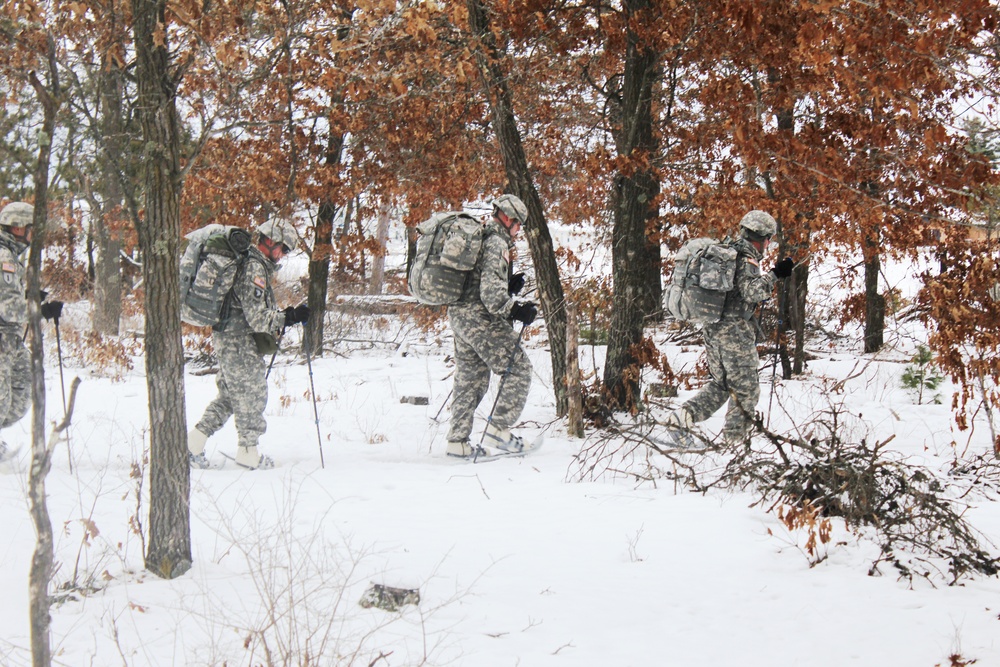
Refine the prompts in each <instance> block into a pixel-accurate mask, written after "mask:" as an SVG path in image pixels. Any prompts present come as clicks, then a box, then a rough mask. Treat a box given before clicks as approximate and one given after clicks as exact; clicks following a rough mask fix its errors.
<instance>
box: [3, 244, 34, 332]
mask: <svg viewBox="0 0 1000 667" xmlns="http://www.w3.org/2000/svg"><path fill="white" fill-rule="evenodd" d="M25 247H26V246H25V245H24V244H23V243H18V242H17V241H16V240H15V239H14V237H13V236H11V235H10V234H9V233H7V232H6V231H3V230H2V229H0V275H2V276H3V280H0V331H3V332H8V331H14V330H17V331H18V333H20V329H21V327H22V326H23V325H24V323H25V322H27V321H28V301H27V299H25V296H24V288H25V281H24V264H22V263H21V259H20V256H21V253H23V252H24V250H25Z"/></svg>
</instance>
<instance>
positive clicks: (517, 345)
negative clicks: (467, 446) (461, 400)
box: [472, 324, 528, 463]
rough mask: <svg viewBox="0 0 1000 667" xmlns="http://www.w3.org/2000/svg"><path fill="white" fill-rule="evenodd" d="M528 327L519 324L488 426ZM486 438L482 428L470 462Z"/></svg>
mask: <svg viewBox="0 0 1000 667" xmlns="http://www.w3.org/2000/svg"><path fill="white" fill-rule="evenodd" d="M527 328H528V325H527V324H522V325H521V332H520V333H519V334H517V342H516V343H515V344H514V351H513V352H511V353H510V359H508V360H507V368H505V369H504V371H503V375H501V376H500V384H499V385H497V397H496V398H495V399H493V407H492V408H490V415H489V416H488V417H487V418H486V425H487V426H489V425H490V424H492V423H493V413H494V412H495V411H496V409H497V403H499V402H500V392H502V391H503V385H504V383H505V382H506V381H507V376H508V375H510V369H511V368H513V367H514V359H515V358H516V357H517V353H518V352H520V351H521V339H522V338H523V337H524V330H525V329H527ZM485 440H486V429H485V428H484V429H483V434H482V435H481V436H479V446H478V447H476V451H475V452H473V454H472V462H473V463H475V462H476V458H478V456H479V451H480V450H481V449H482V447H483V442H484V441H485Z"/></svg>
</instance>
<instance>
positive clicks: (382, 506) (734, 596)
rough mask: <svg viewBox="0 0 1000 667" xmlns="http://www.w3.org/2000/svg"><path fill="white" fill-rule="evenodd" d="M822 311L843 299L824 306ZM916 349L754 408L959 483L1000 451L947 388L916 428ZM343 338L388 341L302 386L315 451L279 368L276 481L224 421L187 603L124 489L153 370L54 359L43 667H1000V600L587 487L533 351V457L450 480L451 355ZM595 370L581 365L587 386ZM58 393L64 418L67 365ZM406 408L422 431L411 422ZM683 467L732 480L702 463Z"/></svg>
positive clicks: (852, 349) (590, 477)
mask: <svg viewBox="0 0 1000 667" xmlns="http://www.w3.org/2000/svg"><path fill="white" fill-rule="evenodd" d="M818 275H821V276H830V277H831V278H830V279H831V280H834V281H836V280H839V277H838V276H837V275H836V272H829V273H824V272H818ZM888 275H890V276H892V275H894V273H893V271H892V270H890V271H889V272H888ZM900 280H903V278H902V277H900ZM817 294H823V295H826V296H827V298H831V299H832V296H828V295H830V294H831V290H825V291H824V290H817ZM815 307H817V308H822V307H823V305H822V304H821V303H817V304H815ZM77 314H79V313H77ZM72 315H73V313H71V317H72ZM64 326H67V325H64ZM908 326H909V325H908ZM49 335H50V337H51V332H49ZM653 336H654V339H655V340H657V341H658V342H659V343H660V345H661V349H662V350H663V351H664V352H665V353H666V354H667V356H668V358H669V359H670V360H671V363H672V364H673V365H674V366H675V368H682V367H687V368H691V367H693V366H694V364H695V362H696V360H697V356H698V354H699V351H700V348H698V347H696V346H691V345H686V346H683V347H682V346H678V345H674V344H672V343H669V342H668V340H669V336H668V332H667V331H666V329H664V330H662V331H655V332H653ZM919 336H920V333H919V332H918V331H908V330H905V329H903V328H898V329H895V330H894V332H893V334H892V337H893V341H892V343H891V344H890V347H889V349H887V351H886V352H885V353H884V354H880V355H879V357H878V358H877V359H872V358H862V357H859V356H858V354H857V349H856V344H855V343H854V342H853V341H852V339H851V337H850V336H845V337H843V338H839V337H832V338H829V339H827V340H816V341H811V343H810V345H809V348H810V350H811V351H812V352H813V353H815V354H816V355H817V358H815V359H814V360H813V361H812V362H811V363H810V364H809V368H808V372H807V373H806V374H805V375H804V376H803V377H801V378H796V379H794V380H791V381H787V382H783V381H781V380H780V374H779V378H778V379H777V381H776V386H775V387H774V392H773V397H772V388H771V370H770V366H769V365H766V366H763V369H762V372H761V382H762V392H761V394H762V395H761V402H760V404H759V405H758V409H759V410H762V411H764V412H765V413H766V412H767V410H768V406H769V405H771V406H773V407H772V408H771V411H770V416H769V419H768V423H769V426H770V428H771V429H772V430H774V431H776V432H779V433H795V432H796V429H799V428H801V427H802V425H803V424H806V423H808V422H809V421H810V420H811V419H812V418H814V416H815V415H816V414H817V413H818V412H822V411H824V410H827V409H830V407H831V406H836V407H837V409H838V410H841V411H842V412H843V415H844V417H845V419H847V420H848V422H849V429H851V430H852V431H853V433H855V434H856V435H857V437H859V438H862V437H869V438H871V439H872V441H882V440H886V439H888V438H890V437H891V436H894V437H893V438H892V440H891V449H892V452H893V453H892V456H894V457H897V458H898V459H900V460H905V461H907V462H908V463H911V464H914V465H923V466H926V467H927V469H928V470H930V471H933V472H934V473H935V474H939V475H942V476H944V475H946V473H947V471H948V470H949V468H950V465H951V462H952V461H953V460H954V459H955V458H956V457H959V458H961V457H970V456H972V455H973V454H975V453H984V452H988V451H989V435H988V432H987V429H986V428H985V427H983V426H981V425H980V426H979V427H978V428H976V429H974V431H973V432H972V433H971V434H970V433H968V432H965V433H960V432H957V431H956V430H955V429H954V427H953V424H952V421H951V416H950V409H949V404H950V396H951V388H950V387H949V386H948V385H945V386H943V387H941V388H939V389H938V390H937V391H936V392H934V393H936V394H940V395H941V396H942V399H943V400H942V402H941V403H940V404H935V403H934V402H933V401H932V400H928V398H932V397H931V396H925V397H924V398H923V404H917V402H916V399H915V397H914V394H913V393H912V392H911V391H909V390H907V389H905V388H904V387H903V386H902V384H901V382H900V377H901V374H902V373H903V370H904V367H905V366H906V362H907V360H908V359H909V358H910V355H911V354H912V347H913V345H912V344H913V342H914V341H915V340H916V339H917V338H919ZM355 337H356V338H365V337H367V338H369V339H371V340H378V341H380V342H376V343H373V344H371V345H364V344H357V343H355V344H340V345H336V346H335V348H334V350H333V353H332V354H328V355H327V356H326V357H324V358H322V359H315V360H313V361H312V372H313V380H314V383H315V387H316V394H317V396H316V398H317V404H316V405H317V409H318V413H319V424H318V425H317V424H315V423H314V419H313V405H312V402H311V399H310V392H309V386H310V385H309V370H308V368H307V366H306V365H305V363H304V362H303V360H302V359H296V358H293V357H292V356H284V357H279V360H278V363H277V364H276V366H275V370H274V372H273V373H272V375H271V378H270V382H269V389H270V399H269V403H268V409H267V412H266V416H267V419H268V431H267V433H266V434H265V436H264V437H263V439H262V443H261V451H262V452H264V453H267V454H269V455H271V456H273V457H274V459H275V460H276V462H277V463H278V467H277V468H276V469H274V470H271V471H262V472H261V471H258V472H242V471H240V470H237V469H235V468H234V467H233V465H232V463H229V462H226V460H225V459H224V458H223V456H222V453H223V452H226V453H229V454H233V453H235V436H236V434H235V429H234V428H233V426H232V423H231V422H230V424H229V425H227V427H226V428H225V429H224V430H223V431H221V432H220V433H218V434H216V435H215V436H214V437H213V438H211V439H210V440H209V443H208V449H207V454H208V455H209V457H210V458H211V459H212V460H213V461H215V462H217V463H219V464H220V465H222V464H225V467H223V468H222V469H220V470H207V471H201V470H196V471H193V472H192V495H191V503H192V505H191V510H192V531H193V535H192V538H193V546H194V559H195V565H194V567H193V569H192V570H191V571H190V572H189V573H188V574H187V575H185V576H183V577H181V578H179V579H176V580H173V581H163V580H160V579H158V578H156V577H155V576H152V575H149V574H147V573H145V572H144V571H143V569H142V567H143V558H142V556H143V542H142V537H141V534H142V531H143V530H144V527H142V526H140V525H136V524H135V518H136V516H137V517H138V520H139V521H140V522H141V521H144V520H145V517H146V511H147V504H148V498H146V497H144V496H143V494H144V493H145V489H144V488H142V487H141V477H136V476H135V473H136V472H138V471H141V470H142V469H143V467H144V465H145V464H144V461H143V451H144V447H146V446H147V445H148V434H147V433H146V428H147V427H146V423H147V406H146V399H145V395H146V394H145V378H144V377H143V373H142V362H141V359H138V360H137V362H136V365H135V370H133V371H130V372H127V373H126V374H125V375H124V377H123V379H122V380H121V381H114V380H112V379H110V378H107V377H100V376H97V375H92V374H90V373H88V371H87V369H85V368H82V367H80V366H79V364H78V362H77V361H76V360H75V359H67V381H68V380H69V379H70V378H71V377H72V376H74V375H79V376H80V377H81V378H82V379H83V384H82V385H81V390H80V397H79V401H78V405H77V412H76V414H77V418H76V420H75V422H74V426H73V428H72V433H71V440H70V451H69V456H71V457H72V462H73V472H72V474H71V473H70V470H69V456H67V450H66V449H65V448H63V447H61V448H60V449H59V450H58V451H57V454H56V456H55V459H54V466H53V471H52V473H51V475H50V477H49V480H48V490H49V494H50V499H49V508H50V511H51V513H52V521H53V525H54V527H55V529H56V534H57V544H56V559H57V561H58V563H59V566H58V571H57V573H56V581H57V582H59V583H63V582H68V581H70V582H75V588H71V589H67V590H57V591H56V594H57V595H59V596H64V597H65V601H64V602H62V603H61V604H59V605H57V606H56V607H55V608H54V609H53V647H54V654H55V662H56V664H65V665H90V664H93V665H114V664H125V665H157V666H160V665H223V664H229V665H258V664H265V665H266V664H294V665H304V664H317V665H334V664H353V665H421V664H426V665H469V666H475V667H492V666H514V665H523V666H531V667H535V666H547V665H567V666H569V665H572V666H573V667H579V666H588V667H589V666H595V667H596V666H602V667H604V666H610V665H614V666H627V665H635V666H640V665H642V666H645V665H654V664H655V665H691V664H701V665H719V666H723V665H740V666H742V667H758V666H759V667H765V666H766V667H773V666H776V665H788V666H791V665H810V666H817V667H840V666H842V665H859V666H871V667H884V666H885V665H925V666H928V667H931V666H933V665H938V664H941V665H951V664H953V663H952V662H951V661H950V658H949V656H952V655H954V656H959V657H961V658H962V659H964V660H972V659H975V660H976V661H977V662H976V664H977V665H1000V602H998V601H1000V581H998V580H997V579H996V578H984V577H974V578H971V579H965V580H964V581H963V582H962V584H961V585H958V586H948V585H947V583H948V582H947V580H946V577H944V576H941V575H940V574H935V573H932V574H931V576H929V577H927V578H925V577H922V576H916V577H913V578H912V579H905V578H900V576H899V573H898V572H897V571H896V570H895V569H894V568H893V567H892V566H891V565H889V564H887V563H882V564H881V565H880V566H879V567H877V568H875V569H876V572H875V576H870V575H869V570H870V569H872V563H873V561H874V560H875V559H876V558H877V557H878V547H877V545H876V543H875V542H874V541H873V539H872V536H871V535H870V533H868V532H866V531H862V532H860V533H859V532H848V531H845V530H844V528H843V522H839V521H837V520H834V521H833V522H832V528H831V529H832V539H831V540H830V541H829V542H826V543H824V544H821V545H819V546H818V547H817V549H816V550H815V551H814V552H813V554H812V555H810V554H809V553H808V549H807V545H806V541H807V538H808V533H809V531H808V530H805V529H803V530H797V531H789V530H788V529H787V528H786V526H785V524H784V523H782V522H781V521H780V520H779V518H778V516H777V515H776V512H768V511H767V510H768V506H767V505H766V504H762V503H759V502H757V501H758V500H759V499H758V497H757V496H755V495H754V494H753V493H752V492H749V491H747V492H737V491H733V490H716V489H712V490H708V491H707V492H704V493H700V492H699V493H695V492H691V491H690V489H689V488H688V487H687V486H686V485H685V484H683V483H680V482H678V481H676V480H674V481H670V480H668V479H667V478H666V477H661V478H659V479H656V478H654V479H647V480H644V479H642V478H641V477H640V476H636V475H635V474H630V472H631V473H635V472H637V471H647V472H648V471H650V470H655V469H660V470H669V469H670V467H671V465H672V464H671V462H670V461H668V460H667V459H665V458H664V457H662V456H660V455H658V454H656V453H654V452H651V451H649V450H639V451H637V452H636V453H634V454H632V455H630V456H628V457H623V458H622V460H616V461H615V466H619V467H618V468H617V469H618V470H619V472H613V471H612V470H611V469H610V468H609V467H598V469H597V471H596V472H592V473H590V474H582V473H581V466H580V464H579V459H578V458H577V456H578V454H580V452H581V451H586V450H587V449H588V448H592V447H593V446H594V445H595V443H596V442H598V441H599V440H600V439H601V438H606V437H607V436H606V435H605V434H601V433H599V432H597V431H594V430H592V429H588V437H587V439H585V440H577V439H572V438H568V437H567V436H566V434H565V430H564V428H563V425H562V423H561V422H560V421H558V420H556V419H555V415H554V405H553V399H552V391H551V386H552V379H551V377H550V365H549V362H548V359H547V357H546V352H545V349H544V347H543V343H544V339H543V338H539V337H535V338H532V339H531V340H529V341H528V342H527V346H528V349H529V353H530V357H531V359H532V363H533V364H534V370H535V376H534V382H533V385H532V388H531V394H530V398H529V401H528V407H527V409H526V411H525V414H524V415H523V418H522V424H521V426H520V427H519V428H518V429H516V431H518V432H520V433H521V434H523V435H525V436H527V437H529V438H530V437H534V436H535V435H537V434H540V433H544V435H545V444H544V448H543V449H542V450H541V451H539V452H536V453H534V454H532V455H531V456H529V457H526V458H524V459H519V460H517V459H514V460H501V461H495V462H490V463H484V464H475V465H473V464H470V463H467V462H458V461H455V460H451V459H448V458H446V457H445V456H444V446H445V443H444V437H445V433H446V431H447V419H448V409H447V407H444V409H443V410H442V411H441V416H440V420H439V421H437V422H435V421H434V419H433V418H434V417H435V415H436V414H437V413H438V411H439V410H440V409H441V408H442V404H443V403H444V401H445V399H446V397H447V395H448V393H449V391H450V390H451V372H452V369H453V365H452V363H451V360H450V354H451V342H450V338H449V336H448V334H447V330H446V329H442V330H441V331H440V332H438V333H431V334H429V335H423V334H420V333H419V332H418V331H417V330H416V329H414V328H412V327H407V326H401V327H397V323H391V324H389V325H386V326H385V327H384V328H383V329H378V328H369V329H365V330H364V331H362V332H361V334H360V335H358V336H355ZM387 341H388V342H387ZM389 342H391V344H389ZM893 346H898V347H897V348H896V349H893ZM601 355H602V349H601V348H599V347H598V348H595V349H593V350H592V349H591V348H589V347H585V348H583V349H582V351H581V355H580V356H581V364H582V365H583V367H584V370H585V372H590V371H591V370H592V364H593V362H594V361H596V363H597V364H600V363H601ZM762 364H765V362H763V361H762ZM47 367H48V370H49V372H48V376H47V378H46V381H47V388H48V392H49V394H48V405H49V417H50V418H52V419H54V418H55V417H57V416H61V407H59V406H61V397H60V393H59V391H60V389H59V387H60V385H59V376H58V368H57V366H56V364H55V355H54V354H51V355H50V357H49V359H48V363H47ZM188 370H189V374H188V376H187V409H188V423H189V424H190V423H193V422H194V421H195V420H197V418H198V417H199V416H200V414H201V411H202V410H203V408H204V406H205V405H206V404H207V403H208V401H209V400H210V399H211V398H212V397H213V396H214V393H215V387H214V381H215V376H214V375H196V374H195V372H196V371H198V368H197V367H194V366H192V367H190V368H189V369H188ZM654 379H655V378H654ZM690 393H691V392H690V391H682V392H681V395H680V397H679V399H675V400H683V399H684V398H686V397H687V396H688V395H690ZM409 396H424V397H427V398H428V405H415V404H412V403H403V402H401V399H402V398H404V397H409ZM491 403H492V397H491V396H490V397H487V399H486V400H485V401H484V403H483V406H481V414H480V420H479V421H477V429H476V432H475V434H474V436H478V433H479V429H480V428H481V427H482V418H483V417H484V416H485V413H486V412H488V409H489V405H490V404H491ZM671 403H672V401H670V400H666V401H665V404H666V405H668V406H669V405H670V404H671ZM721 420H722V413H721V412H720V413H719V414H718V415H716V416H715V417H713V418H712V419H711V420H710V421H709V422H707V424H706V425H705V426H706V430H707V431H708V433H709V434H713V433H717V432H718V431H719V430H720V428H721ZM27 429H28V420H27V419H26V420H23V421H22V422H21V423H20V424H19V425H17V426H16V427H15V428H13V429H11V430H10V431H7V432H6V435H7V436H8V438H9V440H12V441H13V440H15V439H17V442H16V444H21V445H22V446H23V449H22V452H21V455H20V457H19V459H18V460H17V461H16V462H15V463H13V464H5V465H4V466H3V469H2V470H0V499H2V503H3V506H4V507H5V508H6V511H5V512H3V514H2V517H0V534H3V535H5V536H6V540H5V545H4V546H3V547H2V548H0V563H2V565H3V567H2V569H0V588H2V590H3V591H4V593H5V595H4V597H5V603H4V604H3V606H2V607H0V627H3V628H4V632H3V634H2V640H0V664H5V665H6V664H9V665H26V664H29V663H30V653H29V650H28V649H29V646H30V638H29V632H28V613H27V606H28V600H27V585H26V582H27V574H28V569H29V566H30V560H31V554H32V551H33V549H34V537H35V536H34V532H33V529H32V526H31V522H30V520H29V516H28V513H27V500H26V494H25V487H26V466H27V463H28V456H27V443H28V438H29V435H28V431H27ZM953 442H954V443H957V450H956V448H955V447H954V446H953V444H952V443H953ZM320 447H322V450H323V457H324V459H325V468H321V466H320V452H319V448H320ZM680 460H681V461H682V462H683V463H685V464H687V465H691V466H693V467H696V468H698V469H700V470H710V469H712V467H713V466H718V465H720V461H719V460H717V459H716V458H715V457H714V456H713V455H711V454H705V455H703V454H683V455H680ZM626 468H627V469H626ZM995 483H996V478H995V477H994V478H993V482H992V486H991V484H990V483H989V480H987V483H986V484H982V485H980V486H979V487H977V490H975V491H974V492H970V493H968V494H967V495H966V496H965V497H964V498H963V499H962V503H964V504H967V505H968V513H967V518H968V519H969V520H970V522H971V523H972V525H973V526H974V527H975V528H976V529H978V530H979V531H981V532H982V534H983V536H984V537H985V538H987V539H988V538H994V539H995V538H996V536H998V535H1000V506H998V504H997V503H996V502H994V500H995V495H996V493H995V491H996V488H997V487H996V484H995ZM991 488H992V491H991ZM137 496H138V497H139V498H141V501H139V504H138V506H137ZM137 511H138V513H137ZM987 547H988V548H989V549H991V550H992V551H994V552H996V549H997V548H996V546H995V545H989V544H987ZM372 583H378V584H383V585H387V586H394V587H402V588H414V589H419V591H420V603H419V605H407V606H404V607H402V608H401V610H400V611H399V612H390V611H385V610H382V609H379V608H374V607H372V608H363V607H361V606H360V605H359V604H358V602H359V600H361V598H362V597H363V595H364V593H365V591H366V590H367V589H368V588H369V586H370V585H371V584H372ZM954 664H962V663H954Z"/></svg>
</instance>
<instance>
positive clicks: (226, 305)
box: [212, 253, 268, 331]
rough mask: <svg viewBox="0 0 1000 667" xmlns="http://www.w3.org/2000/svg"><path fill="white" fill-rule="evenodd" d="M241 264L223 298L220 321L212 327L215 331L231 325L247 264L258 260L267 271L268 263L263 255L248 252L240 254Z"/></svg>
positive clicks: (223, 329)
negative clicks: (239, 287) (237, 292)
mask: <svg viewBox="0 0 1000 667" xmlns="http://www.w3.org/2000/svg"><path fill="white" fill-rule="evenodd" d="M239 257H240V259H239V266H238V267H237V268H236V277H235V278H234V279H233V286H232V287H230V288H229V291H228V292H226V296H225V297H223V299H222V308H221V309H220V310H219V323H218V324H216V325H215V326H214V327H212V330H213V331H225V330H226V328H227V327H228V326H229V319H230V317H231V316H232V312H233V302H234V301H235V300H236V294H235V292H236V286H237V285H239V284H240V281H241V280H242V279H243V275H244V274H245V273H246V271H247V264H249V263H250V262H257V263H258V264H260V265H261V268H263V269H264V271H265V273H266V272H267V270H268V269H267V264H265V263H264V259H263V258H261V257H255V256H254V255H253V253H246V254H241V255H239Z"/></svg>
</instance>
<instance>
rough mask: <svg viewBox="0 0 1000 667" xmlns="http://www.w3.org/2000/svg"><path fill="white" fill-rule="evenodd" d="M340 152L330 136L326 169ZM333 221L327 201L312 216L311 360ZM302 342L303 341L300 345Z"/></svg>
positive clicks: (337, 137) (338, 139) (317, 349)
mask: <svg viewBox="0 0 1000 667" xmlns="http://www.w3.org/2000/svg"><path fill="white" fill-rule="evenodd" d="M343 151H344V135H343V134H338V133H336V132H331V133H330V138H329V141H328V142H327V146H326V157H325V162H326V168H327V169H330V170H335V169H338V168H339V166H340V158H341V155H342V154H343ZM336 217H337V205H336V203H334V202H333V201H330V200H329V199H326V200H324V201H323V202H321V203H320V205H319V211H317V213H316V235H315V239H314V240H313V249H312V254H311V255H310V256H309V291H308V297H307V298H308V303H309V310H310V311H311V312H310V314H309V321H308V322H307V323H306V326H307V327H308V328H309V335H308V336H306V338H308V339H309V342H310V343H311V345H310V347H311V348H312V349H311V350H309V353H310V354H311V355H312V356H314V357H321V356H323V324H324V323H325V322H326V302H327V299H328V298H329V294H328V291H329V284H330V257H331V256H332V255H333V220H334V218H336ZM303 342H304V341H303Z"/></svg>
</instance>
